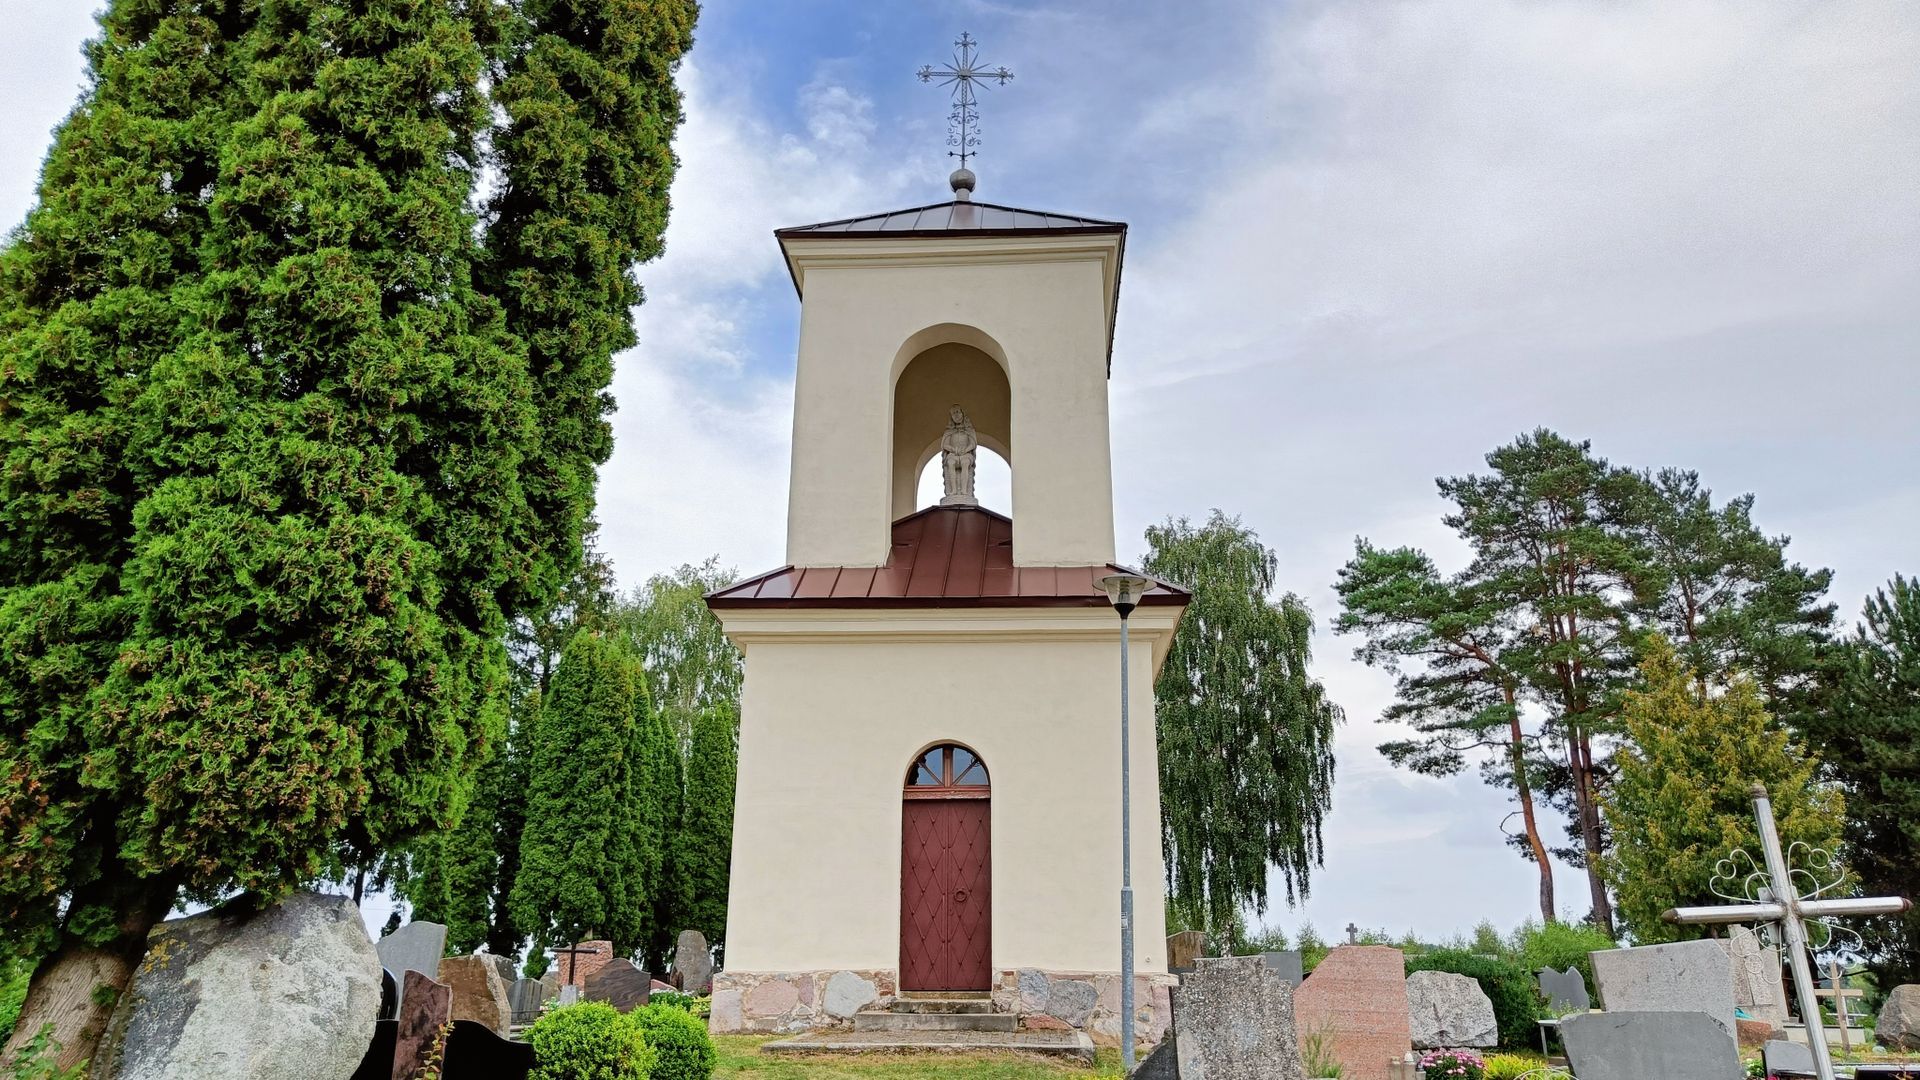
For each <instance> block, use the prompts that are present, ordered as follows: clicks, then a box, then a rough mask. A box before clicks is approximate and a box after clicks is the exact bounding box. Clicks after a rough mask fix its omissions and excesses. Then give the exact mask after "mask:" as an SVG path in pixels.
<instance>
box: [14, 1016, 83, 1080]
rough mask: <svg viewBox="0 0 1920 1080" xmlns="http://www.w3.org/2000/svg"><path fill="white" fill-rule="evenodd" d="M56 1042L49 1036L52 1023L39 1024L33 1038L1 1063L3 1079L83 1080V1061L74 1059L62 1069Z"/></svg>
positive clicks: (58, 1045)
mask: <svg viewBox="0 0 1920 1080" xmlns="http://www.w3.org/2000/svg"><path fill="white" fill-rule="evenodd" d="M60 1049H61V1048H60V1043H59V1041H58V1040H56V1039H55V1038H54V1037H53V1025H52V1024H46V1025H43V1026H42V1027H41V1028H40V1030H39V1031H36V1032H34V1034H33V1037H32V1038H30V1039H28V1040H27V1041H25V1042H24V1043H21V1044H20V1047H19V1049H17V1050H15V1051H14V1055H13V1057H12V1059H11V1060H9V1061H8V1062H7V1063H6V1064H5V1066H4V1067H5V1069H6V1074H5V1077H6V1080H86V1077H87V1063H86V1062H85V1061H80V1062H76V1063H74V1064H72V1065H69V1066H67V1067H66V1068H64V1069H62V1068H60V1067H59V1065H58V1064H56V1063H57V1062H58V1061H59V1060H60Z"/></svg>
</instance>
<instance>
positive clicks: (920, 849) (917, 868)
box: [900, 798, 993, 990]
mask: <svg viewBox="0 0 1920 1080" xmlns="http://www.w3.org/2000/svg"><path fill="white" fill-rule="evenodd" d="M989 805H990V804H989V803H988V801H987V800H986V799H984V798H935V799H908V800H906V801H905V802H904V803H903V804H902V806H903V810H902V820H901V830H900V835H901V852H900V988H901V989H902V990H988V989H991V988H992V986H993V951H992V941H991V936H992V931H993V903H992V901H993V896H992V863H991V860H990V859H989V856H988V849H987V843H988V833H989V827H988V808H989Z"/></svg>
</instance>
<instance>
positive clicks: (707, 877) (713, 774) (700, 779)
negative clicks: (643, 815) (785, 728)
mask: <svg viewBox="0 0 1920 1080" xmlns="http://www.w3.org/2000/svg"><path fill="white" fill-rule="evenodd" d="M739 739H740V716H739V712H738V708H737V705H717V706H714V707H712V708H709V709H706V710H704V711H702V712H701V713H700V714H699V715H698V716H696V717H695V718H694V726H693V749H692V753H691V754H690V755H689V756H688V759H687V785H686V794H685V802H684V812H683V813H682V815H681V819H680V828H679V830H678V831H676V832H675V833H674V835H673V837H672V840H671V844H672V856H671V863H672V867H671V868H672V872H673V888H674V892H675V913H676V917H675V920H674V922H673V926H674V928H675V929H679V930H688V929H693V930H699V931H700V932H701V933H702V934H704V935H706V938H707V942H708V944H710V945H713V946H716V947H717V948H719V949H724V948H725V945H726V932H727V882H728V877H727V875H728V872H729V868H730V866H731V863H732V858H733V796H734V779H735V774H736V773H737V771H738V769H739V758H740V747H739Z"/></svg>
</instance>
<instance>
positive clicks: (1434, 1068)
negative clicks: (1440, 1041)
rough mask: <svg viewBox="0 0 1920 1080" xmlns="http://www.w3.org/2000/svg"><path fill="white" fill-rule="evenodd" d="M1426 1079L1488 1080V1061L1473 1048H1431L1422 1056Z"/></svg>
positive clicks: (1421, 1061) (1422, 1070)
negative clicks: (1483, 1059) (1472, 1049)
mask: <svg viewBox="0 0 1920 1080" xmlns="http://www.w3.org/2000/svg"><path fill="white" fill-rule="evenodd" d="M1419 1067H1420V1073H1421V1075H1422V1076H1424V1077H1426V1080H1486V1075H1487V1063H1486V1062H1485V1061H1482V1060H1481V1059H1480V1055H1479V1054H1476V1053H1474V1052H1473V1051H1471V1050H1429V1051H1427V1052H1426V1053H1425V1054H1423V1055H1421V1057H1420V1065H1419Z"/></svg>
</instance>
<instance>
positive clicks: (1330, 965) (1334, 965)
mask: <svg viewBox="0 0 1920 1080" xmlns="http://www.w3.org/2000/svg"><path fill="white" fill-rule="evenodd" d="M1406 973H1407V962H1406V958H1405V956H1403V955H1402V954H1401V952H1400V950H1399V949H1395V948H1392V947H1391V946H1386V945H1340V946H1337V947H1335V948H1334V949H1332V950H1331V951H1329V952H1328V953H1327V955H1326V958H1325V959H1324V960H1321V961H1320V963H1319V965H1318V966H1316V967H1315V968H1314V969H1313V974H1311V975H1309V976H1307V981H1306V982H1304V983H1301V984H1300V990H1299V992H1297V993H1296V994H1295V995H1294V998H1293V1001H1294V1016H1295V1018H1296V1020H1297V1021H1298V1024H1299V1028H1300V1031H1301V1033H1302V1034H1304V1035H1313V1034H1320V1035H1323V1036H1325V1037H1326V1038H1327V1040H1328V1041H1329V1042H1330V1043H1331V1044H1332V1049H1333V1055H1334V1057H1336V1058H1337V1059H1339V1061H1340V1064H1341V1065H1342V1066H1343V1068H1342V1071H1341V1076H1343V1077H1345V1078H1346V1080H1387V1062H1389V1061H1392V1060H1394V1059H1396V1058H1400V1057H1403V1056H1405V1055H1406V1053H1407V1051H1408V1050H1411V1049H1412V1048H1413V1033H1412V1029H1411V1027H1410V1025H1409V1024H1408V1022H1407V974H1406Z"/></svg>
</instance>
